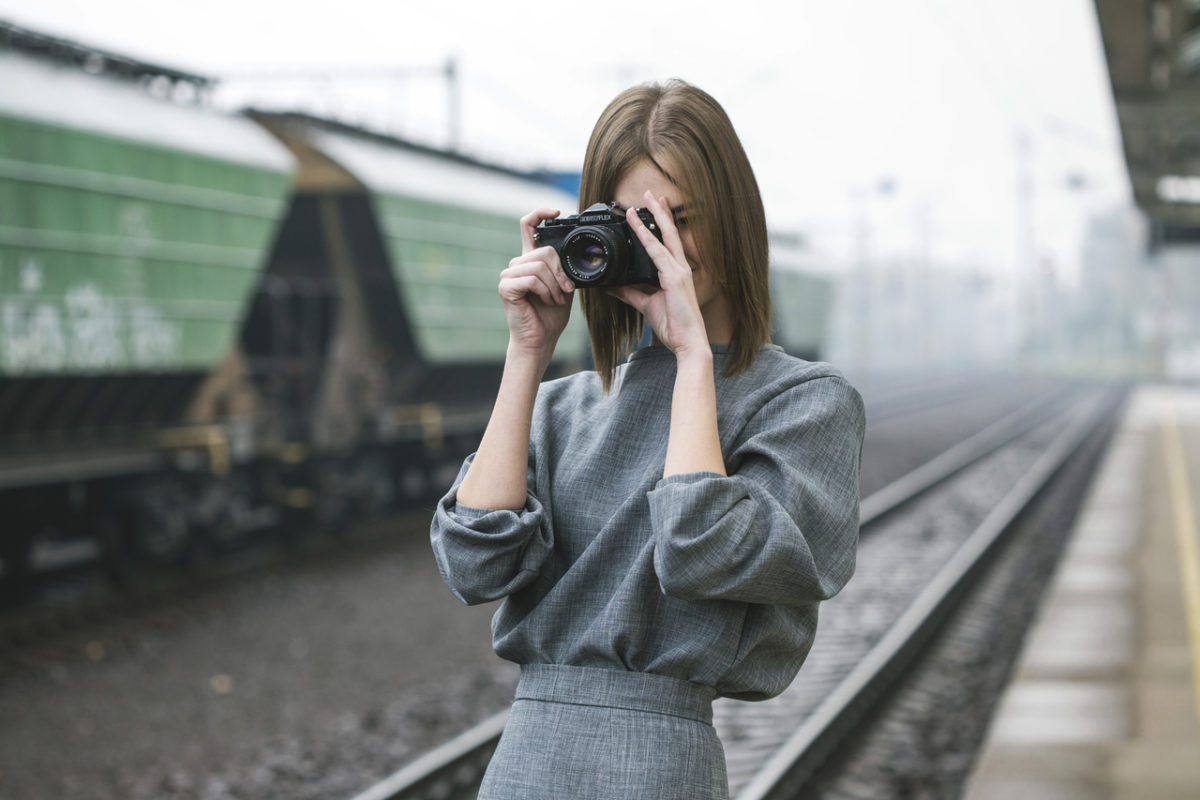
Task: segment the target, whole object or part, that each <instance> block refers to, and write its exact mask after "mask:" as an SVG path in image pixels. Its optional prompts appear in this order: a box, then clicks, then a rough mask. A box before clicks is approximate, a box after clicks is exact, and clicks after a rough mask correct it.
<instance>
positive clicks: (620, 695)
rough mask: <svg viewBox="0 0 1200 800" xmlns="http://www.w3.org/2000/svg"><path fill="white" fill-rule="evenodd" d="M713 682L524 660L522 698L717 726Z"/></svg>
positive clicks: (518, 685)
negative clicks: (688, 720)
mask: <svg viewBox="0 0 1200 800" xmlns="http://www.w3.org/2000/svg"><path fill="white" fill-rule="evenodd" d="M716 696H717V692H716V690H715V689H713V688H712V687H711V686H704V685H703V684H699V683H692V682H691V681H685V680H681V679H679V678H671V677H668V676H666V675H651V674H650V673H647V672H630V671H626V670H616V669H602V668H598V667H570V666H566V665H563V664H522V665H521V680H520V682H519V683H518V684H517V695H516V699H517V700H549V701H551V702H556V703H574V704H575V705H584V706H604V707H608V708H623V709H627V710H629V711H649V712H652V713H655V714H670V715H671V716H675V717H684V718H686V719H694V720H697V721H699V722H704V723H707V724H709V725H711V724H712V701H713V699H714V698H716Z"/></svg>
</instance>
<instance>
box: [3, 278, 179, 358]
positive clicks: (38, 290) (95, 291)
mask: <svg viewBox="0 0 1200 800" xmlns="http://www.w3.org/2000/svg"><path fill="white" fill-rule="evenodd" d="M4 266H5V265H4V264H3V263H0V275H2V274H3V271H4ZM17 270H18V274H19V289H18V291H17V292H16V293H8V294H5V295H0V371H2V372H5V373H10V374H13V373H32V372H64V371H68V370H70V371H100V370H104V371H108V370H119V369H128V368H140V367H159V366H164V365H168V364H170V363H173V362H174V361H175V360H176V359H177V357H178V354H179V349H180V347H179V346H180V330H179V326H178V324H177V323H175V322H172V321H170V320H167V319H165V318H164V317H163V315H162V313H161V312H160V311H158V309H156V308H153V307H152V306H149V305H147V304H146V303H145V302H144V301H140V300H136V299H134V300H130V299H126V298H116V297H112V296H110V295H107V294H105V293H104V292H102V291H101V290H100V288H99V287H97V286H96V284H95V283H94V282H91V281H83V282H81V283H78V284H75V285H71V286H68V287H67V288H66V290H65V291H63V292H61V294H60V293H58V292H54V291H45V290H46V289H47V288H48V287H46V286H45V285H44V284H45V277H46V276H45V272H44V270H43V268H42V265H41V264H40V263H39V262H38V259H36V258H34V257H32V256H25V257H23V258H22V259H21V261H20V263H19V264H18V265H17Z"/></svg>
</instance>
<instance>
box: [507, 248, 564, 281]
mask: <svg viewBox="0 0 1200 800" xmlns="http://www.w3.org/2000/svg"><path fill="white" fill-rule="evenodd" d="M526 263H529V264H544V265H545V266H546V269H547V270H549V272H550V275H551V280H553V281H554V282H555V283H556V284H557V285H558V286H559V288H561V289H562V290H563V291H564V292H567V293H570V292H573V291H575V282H574V281H572V280H571V279H570V278H568V277H567V273H566V271H565V270H564V269H563V265H562V259H560V258H559V257H558V251H557V250H555V249H554V248H553V247H550V246H549V245H546V246H545V247H539V248H538V249H536V250H533V251H530V252H528V253H526V254H525V255H523V256H517V257H516V258H514V259H513V260H512V261H510V262H508V266H509V269H512V268H513V267H515V266H517V265H518V264H526Z"/></svg>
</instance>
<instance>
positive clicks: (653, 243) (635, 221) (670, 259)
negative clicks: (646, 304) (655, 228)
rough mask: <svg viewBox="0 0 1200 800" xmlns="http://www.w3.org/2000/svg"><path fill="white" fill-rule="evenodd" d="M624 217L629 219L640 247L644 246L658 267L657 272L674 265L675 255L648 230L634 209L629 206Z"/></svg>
mask: <svg viewBox="0 0 1200 800" xmlns="http://www.w3.org/2000/svg"><path fill="white" fill-rule="evenodd" d="M625 219H626V220H628V221H629V227H631V228H633V232H634V233H636V234H637V237H638V241H640V242H641V243H642V247H644V248H646V253H647V254H648V255H649V256H650V260H651V261H653V262H654V266H656V267H658V270H659V272H662V271H663V270H664V269H668V270H669V269H671V267H673V266H675V263H674V262H675V255H674V254H673V253H672V252H671V251H670V250H668V249H667V248H666V246H665V245H663V243H662V242H660V241H659V240H658V237H657V236H655V235H654V234H653V233H651V232H650V229H649V228H647V227H646V225H645V223H644V222H642V220H641V218H640V217H639V216H638V215H637V212H636V211H635V210H634V209H632V208H631V209H629V210H628V211H626V212H625Z"/></svg>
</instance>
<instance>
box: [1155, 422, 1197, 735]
mask: <svg viewBox="0 0 1200 800" xmlns="http://www.w3.org/2000/svg"><path fill="white" fill-rule="evenodd" d="M1162 433H1163V453H1164V455H1165V456H1166V459H1167V478H1168V480H1169V481H1170V484H1171V501H1172V503H1173V505H1174V507H1175V540H1176V543H1177V544H1178V545H1179V556H1180V557H1179V570H1180V573H1181V574H1182V577H1183V606H1184V608H1185V609H1186V612H1187V623H1188V626H1187V627H1188V641H1189V642H1190V644H1191V648H1192V699H1193V701H1194V702H1195V704H1196V717H1197V719H1200V546H1198V545H1197V542H1196V539H1197V537H1196V516H1195V514H1194V513H1193V511H1192V498H1191V492H1190V489H1189V487H1190V483H1189V481H1188V469H1187V460H1186V459H1185V458H1184V455H1183V445H1182V444H1181V440H1182V437H1181V436H1180V433H1179V422H1178V420H1177V418H1176V415H1175V407H1174V405H1171V406H1169V408H1168V412H1167V413H1166V414H1165V415H1164V416H1163V422H1162Z"/></svg>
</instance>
